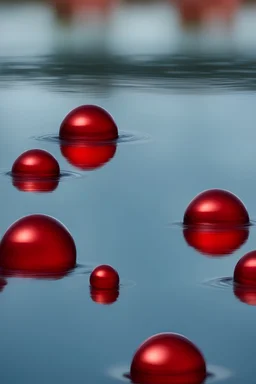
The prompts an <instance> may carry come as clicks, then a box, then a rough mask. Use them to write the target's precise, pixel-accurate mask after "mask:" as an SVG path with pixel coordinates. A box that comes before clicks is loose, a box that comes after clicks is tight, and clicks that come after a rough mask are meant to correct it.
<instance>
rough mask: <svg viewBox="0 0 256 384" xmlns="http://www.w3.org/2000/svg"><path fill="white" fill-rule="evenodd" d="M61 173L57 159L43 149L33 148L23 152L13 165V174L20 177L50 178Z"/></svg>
mask: <svg viewBox="0 0 256 384" xmlns="http://www.w3.org/2000/svg"><path fill="white" fill-rule="evenodd" d="M59 175H60V167H59V164H58V162H57V160H56V159H55V158H54V157H53V156H52V155H51V154H50V153H49V152H47V151H44V150H42V149H31V150H29V151H26V152H24V153H22V154H21V155H20V156H19V157H18V158H17V159H16V160H15V162H14V164H13V166H12V176H14V177H19V178H20V177H22V178H24V177H25V178H50V177H58V176H59Z"/></svg>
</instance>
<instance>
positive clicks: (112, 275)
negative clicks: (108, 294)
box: [90, 265, 119, 289]
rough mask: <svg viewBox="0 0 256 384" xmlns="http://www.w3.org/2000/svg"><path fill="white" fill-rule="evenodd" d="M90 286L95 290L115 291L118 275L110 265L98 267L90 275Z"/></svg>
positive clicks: (117, 284)
mask: <svg viewBox="0 0 256 384" xmlns="http://www.w3.org/2000/svg"><path fill="white" fill-rule="evenodd" d="M90 285H91V287H93V288H97V289H117V288H118V286H119V275H118V273H117V271H116V270H115V269H114V268H112V267H111V266H110V265H99V266H98V267H96V268H95V269H94V270H93V271H92V273H91V276H90Z"/></svg>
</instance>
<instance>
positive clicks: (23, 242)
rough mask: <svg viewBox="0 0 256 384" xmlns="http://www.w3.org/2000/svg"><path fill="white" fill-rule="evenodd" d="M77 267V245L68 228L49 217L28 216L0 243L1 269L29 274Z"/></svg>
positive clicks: (62, 270) (12, 227)
mask: <svg viewBox="0 0 256 384" xmlns="http://www.w3.org/2000/svg"><path fill="white" fill-rule="evenodd" d="M75 265H76V246H75V243H74V240H73V238H72V236H71V234H70V233H69V231H68V230H67V228H66V227H65V226H64V225H63V224H61V223H60V222H59V221H58V220H56V219H54V218H53V217H50V216H46V215H40V214H37V215H30V216H25V217H23V218H21V219H19V220H18V221H16V222H15V223H14V224H12V225H11V226H10V227H9V228H8V230H7V231H6V233H5V234H4V236H3V238H2V240H1V242H0V268H2V269H5V270H14V271H21V272H25V273H41V274H43V273H49V274H54V273H60V272H64V271H67V270H70V269H72V268H74V267H75Z"/></svg>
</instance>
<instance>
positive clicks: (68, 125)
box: [59, 105, 118, 141]
mask: <svg viewBox="0 0 256 384" xmlns="http://www.w3.org/2000/svg"><path fill="white" fill-rule="evenodd" d="M59 137H60V139H64V140H86V141H90V140H92V141H93V140H94V141H95V140H96V141H105V140H115V139H117V138H118V130H117V126H116V123H115V122H114V120H113V118H112V116H111V115H110V114H109V113H108V112H107V111H106V110H105V109H103V108H101V107H98V106H97V105H82V106H80V107H78V108H75V109H73V111H71V112H70V113H69V114H68V115H67V116H66V117H65V119H64V120H63V122H62V124H61V126H60V132H59Z"/></svg>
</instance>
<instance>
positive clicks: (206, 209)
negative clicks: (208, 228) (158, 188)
mask: <svg viewBox="0 0 256 384" xmlns="http://www.w3.org/2000/svg"><path fill="white" fill-rule="evenodd" d="M249 222H250V219H249V215H248V213H247V210H246V208H245V206H244V204H243V203H242V201H241V200H240V199H239V198H238V197H237V196H235V195H234V194H233V193H231V192H229V191H225V190H221V189H210V190H208V191H204V192H202V193H200V194H199V195H197V196H196V197H195V198H194V199H193V200H192V201H191V203H190V204H189V206H188V208H187V209H186V211H185V214H184V219H183V223H184V224H185V225H217V226H220V225H224V226H232V225H248V224H249Z"/></svg>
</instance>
